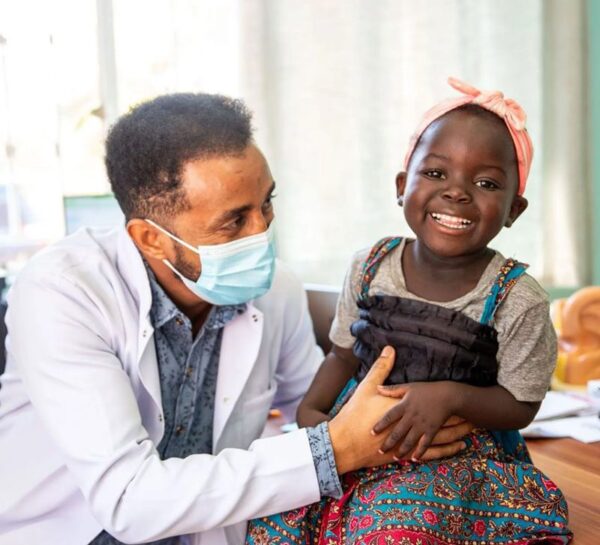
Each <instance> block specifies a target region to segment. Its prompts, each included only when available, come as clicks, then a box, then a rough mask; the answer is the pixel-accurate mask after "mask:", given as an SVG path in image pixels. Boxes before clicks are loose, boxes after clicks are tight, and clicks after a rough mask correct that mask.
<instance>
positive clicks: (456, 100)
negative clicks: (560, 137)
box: [404, 78, 533, 195]
mask: <svg viewBox="0 0 600 545" xmlns="http://www.w3.org/2000/svg"><path fill="white" fill-rule="evenodd" d="M448 83H449V84H450V86H451V87H453V88H454V89H456V90H457V91H459V92H460V93H462V96H458V97H453V98H447V99H446V100H443V101H442V102H440V103H439V104H436V105H435V106H434V107H433V108H431V109H429V110H427V112H425V115H424V116H423V118H422V119H421V122H420V123H419V126H418V127H417V130H416V131H415V133H414V134H413V135H412V137H411V139H410V143H409V145H408V152H407V153H406V157H405V158H404V169H405V170H406V169H407V168H408V162H409V160H410V157H411V155H412V154H413V152H414V151H415V146H416V145H417V142H418V141H419V138H420V137H421V135H422V134H423V133H424V132H425V129H427V127H429V125H431V123H433V122H434V121H435V120H436V119H439V118H440V117H442V116H443V115H444V114H447V113H448V112H450V111H452V110H456V108H460V107H461V106H463V105H465V104H477V105H478V106H481V107H482V108H485V109H486V110H489V111H490V112H493V113H494V114H496V115H497V116H498V117H500V118H501V119H502V120H504V122H505V123H506V126H507V127H508V132H509V133H510V136H511V137H512V140H513V143H514V146H515V151H516V154H517V163H518V167H519V190H518V192H517V194H518V195H522V194H523V193H524V192H525V186H526V185H527V176H528V175H529V169H530V168H531V161H532V159H533V144H532V143H531V138H529V134H528V133H527V129H526V128H525V122H526V121H527V114H526V113H525V111H524V110H523V108H521V106H520V105H519V104H518V103H517V102H516V101H514V100H513V99H512V98H504V95H503V94H502V93H501V92H500V91H480V90H479V89H476V88H475V87H473V86H472V85H469V84H468V83H464V82H462V81H460V80H458V79H456V78H448Z"/></svg>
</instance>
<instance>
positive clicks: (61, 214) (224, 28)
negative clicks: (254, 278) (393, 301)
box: [0, 0, 600, 295]
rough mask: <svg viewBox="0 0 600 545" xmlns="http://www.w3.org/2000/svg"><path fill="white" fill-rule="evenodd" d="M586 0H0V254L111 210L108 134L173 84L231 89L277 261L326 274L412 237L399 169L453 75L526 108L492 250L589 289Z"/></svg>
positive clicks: (592, 5)
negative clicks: (514, 192)
mask: <svg viewBox="0 0 600 545" xmlns="http://www.w3.org/2000/svg"><path fill="white" fill-rule="evenodd" d="M598 28H600V2H598V1H594V0H588V1H585V0H526V1H523V0H501V1H500V0H419V1H417V0H378V1H369V0H214V1H209V0H204V1H202V0H144V1H142V0H123V1H119V2H116V1H112V0H96V1H94V0H79V1H67V0H54V1H53V2H43V1H41V0H38V1H33V0H20V1H19V2H15V1H10V0H0V268H2V271H3V272H2V273H0V276H2V275H8V276H9V277H10V276H11V274H12V273H14V272H15V271H16V270H18V268H19V267H20V266H22V263H23V262H24V260H26V259H27V258H28V257H29V256H30V255H31V254H32V253H33V252H35V251H37V250H38V249H39V248H41V247H43V246H44V245H46V244H48V243H50V242H53V241H55V240H57V239H59V238H61V237H62V236H64V235H65V234H66V233H70V232H72V231H73V230H75V229H76V228H77V227H79V226H81V225H86V224H87V225H113V224H118V223H119V222H121V221H122V216H121V215H120V212H119V210H118V208H117V207H116V205H115V203H114V201H113V199H112V196H111V195H110V188H109V185H108V182H107V179H106V175H105V171H104V166H103V140H104V137H105V134H106V130H107V128H108V127H109V126H110V124H111V123H112V122H113V121H114V120H115V119H116V118H117V117H118V116H119V115H120V114H121V113H123V112H126V111H127V110H128V109H129V108H130V107H132V106H133V105H135V104H137V103H139V102H140V101H143V100H146V99H149V98H152V97H154V96H156V95H159V94H162V93H168V92H174V91H205V92H218V93H222V94H226V95H231V96H234V97H240V98H243V99H244V100H245V101H246V102H247V104H248V105H249V107H250V108H251V109H252V110H253V111H254V115H255V117H254V125H255V127H256V139H257V142H258V144H259V146H260V147H261V148H262V149H263V151H264V152H265V154H266V156H267V159H268V161H269V163H270V165H271V170H272V172H273V174H274V177H275V179H276V181H277V186H278V189H277V194H278V196H277V199H276V201H275V206H276V214H277V217H278V224H277V229H278V231H277V238H278V248H279V254H280V256H281V257H282V258H283V259H284V260H286V261H287V262H289V263H290V264H291V265H292V267H293V268H294V269H295V271H296V272H297V273H298V274H299V276H300V277H301V279H302V280H303V281H305V282H312V283H321V284H332V285H339V284H341V282H342V280H343V276H344V272H345V269H346V267H347V265H348V263H349V260H350V258H351V255H352V254H353V253H354V252H355V251H356V250H357V249H359V248H362V247H364V246H367V245H370V244H372V243H373V242H374V241H375V240H377V239H378V238H379V237H381V236H385V235H390V234H402V235H409V234H410V232H409V230H408V228H407V227H406V225H405V223H404V219H403V216H402V213H401V209H399V208H398V207H397V205H396V199H395V187H394V178H395V175H396V173H397V172H398V170H400V168H401V164H402V159H403V156H404V153H405V150H406V146H407V143H408V139H409V136H410V134H411V132H412V131H413V130H414V128H415V126H416V123H417V121H418V119H419V117H420V116H421V114H422V113H423V112H424V111H425V109H427V108H429V107H430V106H431V105H432V104H433V103H435V102H437V101H438V100H440V99H442V98H444V97H446V96H449V95H452V94H454V91H453V90H452V89H450V88H449V87H448V86H447V84H446V78H447V77H448V76H449V75H453V76H455V77H458V78H461V79H464V80H466V81H468V82H470V83H472V84H473V85H475V86H478V87H480V88H484V89H501V90H503V91H504V92H505V94H506V95H507V96H509V97H514V98H515V99H517V100H518V101H519V102H520V103H521V104H522V105H523V107H524V108H525V110H526V111H527V112H528V115H529V122H528V126H529V130H530V133H531V135H532V138H533V141H534V145H535V148H536V153H535V159H534V164H533V170H532V174H531V178H530V183H529V185H528V189H527V192H526V197H527V198H528V199H529V202H530V207H529V209H528V210H527V212H526V213H525V215H524V216H522V218H521V219H519V221H518V222H517V223H516V224H515V226H514V227H513V228H512V229H507V230H505V232H503V233H501V235H500V236H499V237H498V239H497V240H496V241H495V244H494V245H495V247H496V248H497V249H499V250H501V251H502V252H503V253H505V254H507V255H510V256H513V257H516V258H517V259H519V260H522V261H525V262H527V263H530V265H531V269H530V271H531V273H532V274H533V275H534V276H536V277H537V278H538V280H540V281H541V282H542V283H543V285H544V286H545V287H546V288H547V289H549V291H550V292H551V294H555V295H557V294H562V293H565V292H567V293H569V292H570V291H572V290H573V289H575V288H576V287H579V286H582V285H586V284H591V283H597V284H600V252H597V251H596V248H598V244H599V242H600V215H599V214H598V213H597V212H598V211H600V35H599V31H598Z"/></svg>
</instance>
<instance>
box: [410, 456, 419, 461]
mask: <svg viewBox="0 0 600 545" xmlns="http://www.w3.org/2000/svg"><path fill="white" fill-rule="evenodd" d="M410 460H411V462H418V461H419V459H418V458H415V457H414V456H413V457H412V458H411V459H410Z"/></svg>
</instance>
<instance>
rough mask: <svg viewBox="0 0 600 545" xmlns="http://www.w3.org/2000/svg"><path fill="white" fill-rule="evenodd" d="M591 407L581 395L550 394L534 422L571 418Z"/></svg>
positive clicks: (543, 402) (547, 395)
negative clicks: (564, 417) (563, 417)
mask: <svg viewBox="0 0 600 545" xmlns="http://www.w3.org/2000/svg"><path fill="white" fill-rule="evenodd" d="M590 407H591V403H590V402H589V401H588V400H587V399H585V398H583V397H582V396H580V395H573V394H569V393H564V392H548V393H547V394H546V397H545V398H544V401H542V406H541V407H540V410H539V411H538V413H537V414H536V415H535V418H534V422H537V421H538V420H547V419H548V418H558V417H561V416H571V415H574V414H577V413H579V412H580V411H583V410H585V409H589V408H590Z"/></svg>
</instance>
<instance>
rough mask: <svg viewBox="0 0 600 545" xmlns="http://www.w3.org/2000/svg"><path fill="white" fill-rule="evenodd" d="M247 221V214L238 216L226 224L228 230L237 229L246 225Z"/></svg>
mask: <svg viewBox="0 0 600 545" xmlns="http://www.w3.org/2000/svg"><path fill="white" fill-rule="evenodd" d="M244 223H246V216H238V217H237V218H235V219H234V220H232V221H230V222H229V223H227V224H226V225H225V229H226V230H228V231H236V230H238V229H240V228H241V227H243V226H244Z"/></svg>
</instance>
